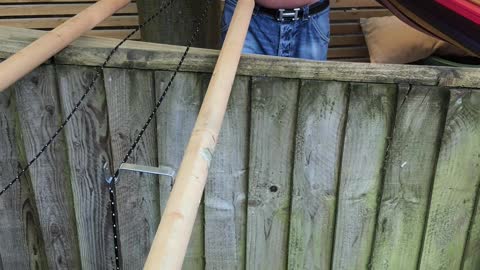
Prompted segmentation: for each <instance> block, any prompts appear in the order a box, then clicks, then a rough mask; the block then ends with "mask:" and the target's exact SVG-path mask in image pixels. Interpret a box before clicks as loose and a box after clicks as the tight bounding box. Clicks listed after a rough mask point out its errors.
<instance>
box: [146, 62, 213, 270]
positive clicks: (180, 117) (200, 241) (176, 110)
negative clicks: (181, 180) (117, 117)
mask: <svg viewBox="0 0 480 270" xmlns="http://www.w3.org/2000/svg"><path fill="white" fill-rule="evenodd" d="M171 76H172V73H171V72H166V71H158V72H155V91H156V92H155V93H156V98H159V97H160V95H161V93H163V90H164V89H165V87H166V85H167V83H168V81H169V80H170V78H171ZM208 79H209V77H208V76H206V74H195V73H178V74H177V77H176V79H175V80H174V82H173V84H172V86H171V88H170V90H169V93H168V94H167V96H166V98H165V100H164V102H163V103H162V105H161V106H160V109H159V110H158V113H157V140H158V163H159V165H166V166H171V167H172V168H174V169H175V171H178V168H179V166H180V162H181V161H182V157H183V152H184V150H185V148H186V146H187V143H188V140H189V138H190V135H191V133H192V130H193V126H194V124H195V120H196V119H197V114H198V112H199V110H200V105H201V102H202V95H203V89H202V87H203V86H204V85H205V81H208ZM171 186H172V185H171V179H170V178H167V177H160V207H161V213H163V210H164V209H165V206H166V203H167V199H168V196H169V195H170V191H171ZM203 226H204V210H203V203H202V204H200V207H199V209H198V215H197V219H196V221H195V225H194V228H193V232H192V236H191V238H190V243H189V247H188V249H187V254H186V255H185V260H184V263H183V269H184V270H190V269H191V270H202V269H204V265H205V258H204V256H205V251H204V227H203Z"/></svg>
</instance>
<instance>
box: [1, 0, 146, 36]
mask: <svg viewBox="0 0 480 270" xmlns="http://www.w3.org/2000/svg"><path fill="white" fill-rule="evenodd" d="M94 2H96V1H95V0H0V25H1V26H10V27H20V28H29V29H40V30H50V29H53V28H55V27H56V26H58V25H59V24H61V23H63V22H64V21H65V20H67V19H68V18H70V17H72V16H74V15H75V14H77V13H79V12H80V11H82V10H83V9H85V8H87V7H88V6H90V5H91V4H92V3H94ZM137 25H138V12H137V4H136V3H135V2H132V3H131V4H129V5H127V6H126V7H125V8H123V9H121V10H119V11H118V12H117V13H115V14H114V16H112V17H110V18H108V19H107V20H105V21H104V22H102V23H101V24H100V25H98V27H96V28H95V29H94V30H92V31H90V32H88V35H93V36H102V37H112V38H123V37H125V36H126V35H127V34H128V33H130V32H131V29H133V28H135V27H136V26H137ZM133 39H140V33H138V34H136V35H135V36H133Z"/></svg>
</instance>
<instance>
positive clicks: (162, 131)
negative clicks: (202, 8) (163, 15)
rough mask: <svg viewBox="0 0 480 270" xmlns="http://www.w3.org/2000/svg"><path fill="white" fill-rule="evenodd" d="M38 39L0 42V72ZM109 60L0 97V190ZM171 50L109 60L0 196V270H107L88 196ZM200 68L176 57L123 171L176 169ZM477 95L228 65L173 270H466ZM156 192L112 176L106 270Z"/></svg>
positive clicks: (478, 81)
mask: <svg viewBox="0 0 480 270" xmlns="http://www.w3.org/2000/svg"><path fill="white" fill-rule="evenodd" d="M41 33H42V32H41V31H34V30H25V29H7V28H0V41H1V42H0V58H6V57H8V56H9V55H11V54H12V53H14V52H16V51H17V50H18V49H20V48H22V47H24V46H26V45H27V44H28V43H29V42H31V41H33V40H34V39H35V38H36V37H38V36H39V35H41ZM115 45H116V42H115V41H114V40H112V39H103V38H94V37H83V38H81V39H79V40H78V41H76V42H75V43H74V44H72V45H71V46H70V47H68V48H67V49H65V50H63V51H62V52H61V53H59V54H58V55H57V56H55V57H54V58H53V59H51V60H50V61H49V62H47V63H46V64H45V65H43V66H41V67H39V68H37V69H36V70H35V71H33V72H32V73H31V74H29V75H28V76H26V77H25V78H24V79H22V80H21V81H19V82H18V83H16V84H15V85H14V86H12V87H11V89H9V90H7V91H5V92H2V93H0V149H1V151H0V185H1V187H3V186H5V185H6V184H8V182H10V181H11V180H12V179H13V178H14V177H15V175H16V173H17V172H18V170H19V168H20V167H22V166H23V165H25V164H26V162H27V161H28V160H29V159H30V158H31V157H32V156H33V155H34V154H35V153H36V152H37V151H38V150H39V149H40V147H41V146H42V145H43V144H44V143H45V142H46V141H47V140H48V138H49V136H50V135H52V133H53V132H54V131H55V129H56V128H57V127H58V125H59V123H60V121H61V120H62V119H63V118H64V117H65V115H66V114H67V113H68V112H70V111H71V110H72V109H73V107H74V106H75V103H76V101H77V100H78V99H79V98H80V96H81V95H82V94H83V92H84V91H85V87H87V86H88V84H89V83H90V81H91V79H92V78H93V76H94V74H95V72H96V69H97V67H98V66H99V65H101V64H102V63H103V62H104V59H105V57H106V55H107V54H108V53H109V51H110V49H111V48H113V47H114V46H115ZM183 50H184V48H183V47H176V46H166V45H161V44H148V43H142V42H136V41H131V42H127V43H125V44H124V46H122V47H121V48H120V50H119V52H118V53H117V54H116V55H115V56H114V57H113V58H112V60H111V62H110V63H109V65H108V66H107V68H105V69H104V70H103V71H102V73H101V75H102V76H101V79H100V80H99V81H98V82H97V83H96V84H95V90H94V91H93V92H92V93H90V95H89V97H88V98H87V100H86V101H85V104H83V105H82V106H81V108H80V110H79V111H78V113H77V114H75V116H74V117H73V118H72V120H71V122H70V123H69V124H68V125H67V126H66V127H65V131H64V133H62V135H61V136H60V137H59V138H58V140H57V141H56V143H55V144H54V145H52V147H51V148H49V149H48V151H47V152H46V153H45V154H44V155H43V156H42V157H41V158H40V159H39V160H38V161H37V162H36V163H35V164H34V165H33V166H32V168H31V169H30V170H29V172H28V173H27V174H26V176H25V177H23V178H22V180H21V182H20V183H17V184H15V186H13V187H12V188H11V189H10V190H9V191H8V192H7V193H5V194H4V195H2V196H1V197H0V243H2V244H1V245H0V269H20V270H22V269H112V267H113V264H114V253H113V236H112V233H111V224H110V223H111V217H110V213H109V207H108V194H107V192H108V189H107V185H106V183H105V179H106V178H107V177H108V176H109V174H110V171H111V170H112V169H113V168H116V166H117V165H118V164H119V161H120V159H121V157H123V155H124V154H125V151H126V150H127V149H128V146H129V145H130V144H131V143H132V141H133V138H134V136H135V135H136V134H137V133H138V132H139V129H140V128H141V126H142V125H143V123H144V121H145V120H146V117H147V115H148V113H149V112H150V111H151V110H152V107H153V106H154V102H155V99H156V97H159V95H160V93H161V92H162V91H163V89H164V87H165V84H166V82H167V81H168V80H169V78H170V76H171V74H172V70H173V69H174V68H175V66H176V64H177V62H178V61H179V59H180V56H181V54H182V52H183ZM216 57H217V51H214V50H205V49H195V48H193V49H192V50H191V53H190V54H189V55H188V57H187V58H186V60H185V63H184V66H183V67H182V70H181V72H180V73H179V74H178V76H177V78H176V79H175V82H174V84H173V86H172V89H171V90H170V92H169V94H168V95H167V98H166V100H165V103H164V104H162V106H161V107H160V111H159V112H158V113H157V118H156V119H155V121H154V123H152V125H151V126H150V127H149V129H148V130H147V133H146V134H145V136H144V137H143V139H142V140H141V142H140V145H139V146H138V149H137V150H136V151H135V152H134V154H133V157H132V159H131V160H130V162H131V163H136V164H142V165H151V166H156V165H170V166H173V167H174V168H178V166H179V162H180V160H181V157H182V152H183V149H184V147H185V144H186V142H187V139H188V137H189V135H190V132H191V129H192V127H193V123H194V119H195V117H196V114H197V112H198V110H199V106H200V104H201V101H202V97H203V94H204V91H205V90H206V86H207V84H208V81H209V77H210V73H211V71H212V69H213V65H214V62H215V60H216ZM0 76H1V75H0ZM479 85H480V72H479V71H478V69H468V68H457V69H450V68H442V67H428V66H405V65H374V64H362V63H341V62H313V61H302V60H294V59H283V58H273V57H265V56H244V57H243V58H242V60H241V63H240V67H239V70H238V77H237V79H236V82H235V85H234V89H233V94H232V98H231V100H230V104H229V108H228V112H227V114H226V118H225V122H224V125H223V129H222V132H221V135H220V139H219V145H218V148H217V151H216V153H215V155H214V161H213V162H212V164H211V170H210V176H209V180H208V183H207V188H206V191H205V195H204V201H203V203H202V205H201V208H200V211H199V215H198V219H197V223H196V225H195V228H194V232H193V236H192V239H191V243H190V247H189V250H188V254H187V257H186V260H185V264H184V269H200V270H201V269H212V270H213V269H260V270H264V269H299V270H300V269H335V270H336V269H398V270H409V269H421V270H427V269H428V270H430V269H449V270H450V269H452V270H455V269H464V270H475V269H479V268H480V257H479V256H478V254H479V252H480V214H479V213H478V210H479V207H480V205H479V200H478V198H479V197H478V196H479V192H478V189H479V182H480V177H479V175H480V166H479V164H480V92H479V91H478V90H479V89H478V87H479ZM105 164H107V165H106V169H103V168H104V166H105ZM170 184H171V183H170V180H169V179H168V178H163V177H161V178H156V177H152V176H147V175H142V174H136V173H122V174H121V175H120V182H119V183H118V185H117V195H118V209H119V219H120V221H119V229H120V236H121V237H120V241H121V249H122V252H123V258H122V259H123V262H122V265H123V269H141V268H142V266H143V263H144V260H145V258H146V255H147V254H148V250H149V247H150V242H151V241H152V239H153V237H154V233H155V230H156V227H157V224H158V222H159V220H160V216H161V213H162V210H163V209H164V207H165V202H166V199H167V198H168V194H169V191H170Z"/></svg>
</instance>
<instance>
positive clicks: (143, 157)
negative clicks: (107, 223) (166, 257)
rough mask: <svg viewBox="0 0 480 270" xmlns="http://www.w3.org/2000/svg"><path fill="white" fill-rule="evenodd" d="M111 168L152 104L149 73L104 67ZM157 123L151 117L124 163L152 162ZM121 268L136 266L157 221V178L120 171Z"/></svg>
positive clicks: (117, 163) (143, 256) (147, 248)
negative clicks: (134, 148)
mask: <svg viewBox="0 0 480 270" xmlns="http://www.w3.org/2000/svg"><path fill="white" fill-rule="evenodd" d="M104 82H105V91H106V95H107V106H108V121H109V127H110V138H111V145H112V157H113V167H114V168H115V169H117V168H118V167H119V166H120V163H121V161H122V160H123V158H124V156H125V155H126V154H127V152H128V150H129V149H130V146H131V145H132V143H133V142H134V140H135V138H136V136H137V135H138V133H139V132H140V130H141V128H142V127H143V125H144V123H145V122H146V121H147V118H148V116H149V115H150V113H151V112H152V110H153V107H154V103H155V102H154V85H153V74H152V73H151V72H150V71H137V70H126V69H105V70H104ZM155 126H156V122H155V120H152V122H151V123H150V126H149V127H148V129H147V130H146V131H145V133H144V135H143V137H142V139H141V140H140V142H139V144H138V145H137V147H136V150H134V152H133V153H132V155H131V157H130V159H129V160H128V161H127V163H131V164H138V165H147V166H157V140H156V136H155V131H156V128H155ZM116 192H117V205H118V217H119V224H118V225H119V229H120V242H121V249H122V253H123V254H125V255H124V257H123V267H122V269H141V268H142V267H143V265H144V264H145V260H146V258H147V256H148V252H149V251H150V246H151V243H152V241H153V238H154V237H155V232H156V228H157V226H158V223H159V221H160V202H159V185H158V177H156V176H154V175H149V174H142V173H133V172H121V173H120V177H119V182H118V184H117V185H116Z"/></svg>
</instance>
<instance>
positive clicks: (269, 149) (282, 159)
mask: <svg viewBox="0 0 480 270" xmlns="http://www.w3.org/2000/svg"><path fill="white" fill-rule="evenodd" d="M298 84H299V83H298V81H297V80H285V79H275V80H273V79H270V78H254V79H253V84H252V103H251V110H252V112H251V124H250V161H249V164H250V171H249V185H248V218H247V228H248V231H247V243H248V244H247V262H246V266H247V269H278V270H281V269H286V268H287V249H288V243H287V241H288V228H289V214H290V213H289V212H290V211H289V208H290V191H291V187H290V185H291V177H292V170H293V168H292V167H293V166H292V161H293V151H294V136H295V122H296V117H297V108H296V106H297V94H298Z"/></svg>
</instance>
